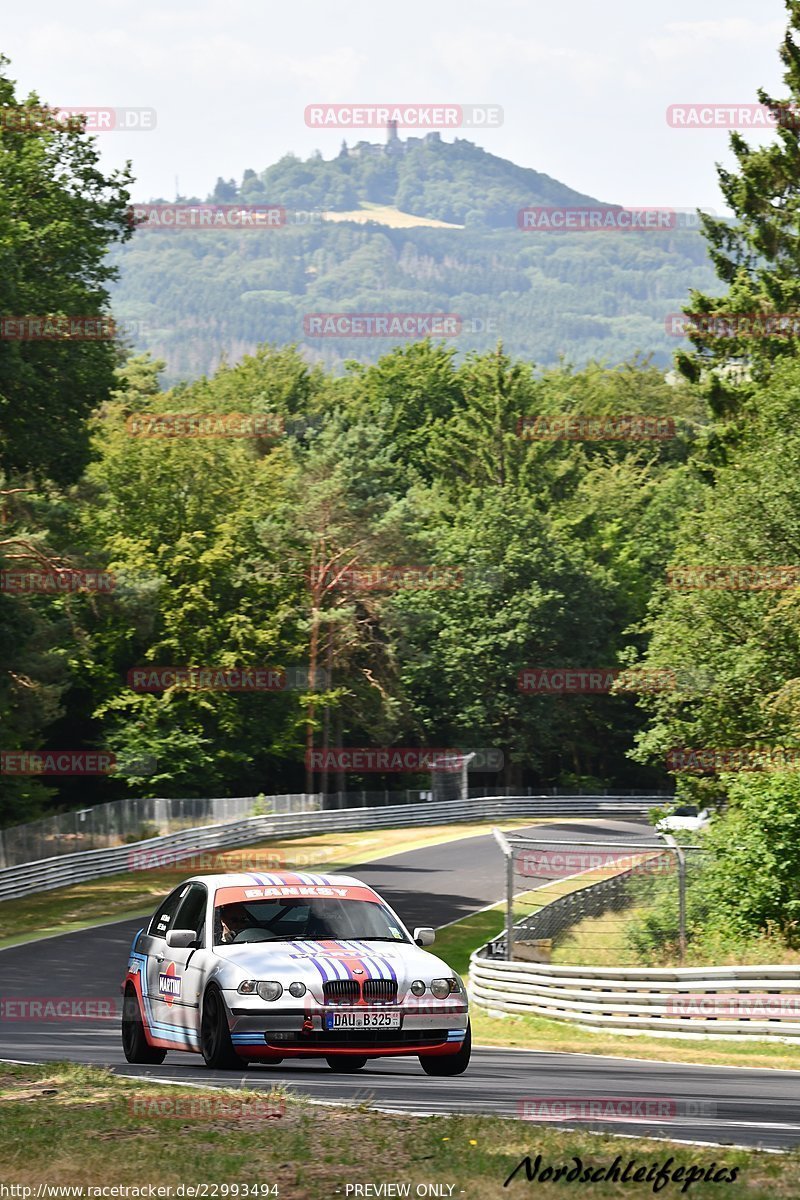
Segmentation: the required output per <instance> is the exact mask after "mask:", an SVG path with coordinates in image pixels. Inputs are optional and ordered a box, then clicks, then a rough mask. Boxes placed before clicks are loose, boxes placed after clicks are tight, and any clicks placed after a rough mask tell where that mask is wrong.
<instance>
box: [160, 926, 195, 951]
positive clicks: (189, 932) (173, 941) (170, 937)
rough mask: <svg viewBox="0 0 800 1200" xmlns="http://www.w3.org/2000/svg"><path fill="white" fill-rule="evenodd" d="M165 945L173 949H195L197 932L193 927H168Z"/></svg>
mask: <svg viewBox="0 0 800 1200" xmlns="http://www.w3.org/2000/svg"><path fill="white" fill-rule="evenodd" d="M167 945H168V946H171V947H172V949H173V950H189V949H193V950H195V949H197V934H196V933H195V931H194V930H193V929H170V930H169V931H168V932H167Z"/></svg>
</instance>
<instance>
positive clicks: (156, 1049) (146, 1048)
mask: <svg viewBox="0 0 800 1200" xmlns="http://www.w3.org/2000/svg"><path fill="white" fill-rule="evenodd" d="M122 1049H123V1052H124V1054H125V1058H126V1059H127V1061H128V1062H129V1063H150V1064H154V1063H155V1064H158V1063H162V1062H163V1061H164V1059H165V1058H166V1057H167V1052H166V1050H162V1049H161V1047H160V1046H151V1045H150V1043H149V1042H148V1040H147V1035H146V1034H145V1031H144V1022H143V1021H142V1012H141V1009H140V1008H139V999H138V997H137V995H136V992H135V991H134V989H133V988H132V987H131V986H130V984H129V985H128V987H126V989H125V995H124V997H123V1000H122Z"/></svg>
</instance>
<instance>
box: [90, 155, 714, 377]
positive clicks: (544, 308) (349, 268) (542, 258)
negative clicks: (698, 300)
mask: <svg viewBox="0 0 800 1200" xmlns="http://www.w3.org/2000/svg"><path fill="white" fill-rule="evenodd" d="M182 199H184V200H185V202H189V201H192V202H198V203H200V202H202V201H201V200H200V198H199V197H191V198H182ZM205 200H206V201H212V202H214V203H218V204H235V203H241V204H247V205H256V204H280V205H282V206H284V207H285V208H286V209H287V212H288V221H289V223H288V224H287V225H286V226H285V227H283V228H280V229H274V230H247V231H244V230H229V231H205V230H204V231H196V230H189V229H183V230H180V231H178V232H165V231H159V232H154V231H152V230H140V231H137V233H136V234H135V235H134V238H133V239H132V241H131V242H130V243H128V244H127V245H126V246H124V247H122V248H121V249H119V250H118V251H117V252H116V254H115V260H116V262H117V264H118V266H119V267H120V269H121V278H120V280H119V282H118V283H117V284H116V286H115V287H114V289H113V304H114V312H115V315H116V316H117V317H118V319H120V320H122V321H123V322H130V323H131V324H132V326H133V329H134V333H133V336H132V343H133V345H134V347H135V349H137V350H143V349H150V350H152V351H153V353H155V354H157V355H158V356H159V357H163V358H165V359H166V360H167V363H168V374H167V382H176V381H177V380H178V379H181V378H193V377H196V376H198V375H200V374H205V373H207V372H209V371H211V370H213V369H214V368H215V367H216V365H217V364H218V362H219V361H220V358H221V357H222V356H223V355H227V357H228V359H229V360H230V361H233V360H235V359H237V358H239V357H241V356H242V355H243V354H244V353H248V352H250V351H252V350H253V349H254V348H255V346H256V345H258V344H259V343H261V342H265V341H269V342H273V343H279V344H280V343H287V342H298V343H300V344H301V345H303V346H304V347H305V349H306V352H307V354H308V356H309V357H310V358H312V359H319V360H320V361H323V362H325V363H326V364H327V365H328V366H333V367H337V366H340V365H341V364H342V363H343V362H344V361H345V360H346V359H348V358H361V359H369V360H373V359H375V358H377V357H378V356H379V355H380V354H382V353H385V352H386V351H387V350H388V349H390V348H391V347H392V346H395V345H397V340H396V339H389V338H371V337H370V338H364V337H359V338H343V337H336V338H332V337H325V338H316V337H311V336H309V335H308V334H307V333H306V328H307V326H306V324H305V323H304V318H305V317H306V314H309V313H317V312H356V313H365V312H367V313H369V312H380V313H386V312H422V313H433V312H442V313H454V314H457V315H458V316H459V317H460V318H461V332H460V333H459V334H458V336H456V337H454V338H453V339H452V341H453V344H454V345H456V346H457V348H458V350H459V351H465V350H470V349H477V350H483V349H486V348H488V347H489V346H492V345H494V344H495V343H496V342H497V340H498V338H500V339H502V341H503V342H504V344H505V345H506V347H507V348H508V350H509V351H510V352H512V353H513V354H516V355H519V356H520V357H524V358H527V359H529V360H532V361H535V362H538V363H540V364H548V363H552V362H554V361H556V360H557V359H558V358H559V357H561V356H564V357H566V358H568V359H569V360H570V361H572V362H574V363H575V364H576V365H580V364H582V363H584V362H586V361H587V360H588V359H590V358H602V359H605V360H607V361H608V362H619V361H621V360H623V359H626V358H629V357H631V356H632V355H633V354H634V353H637V352H641V353H645V354H649V353H651V354H653V355H654V357H655V360H656V361H657V362H660V363H663V364H664V365H667V364H668V363H669V361H670V359H671V356H672V354H673V353H674V350H675V349H676V346H677V345H678V344H679V343H678V342H677V340H676V339H675V338H673V337H669V336H668V335H667V333H666V332H665V328H664V323H665V319H666V317H667V315H668V314H669V313H671V312H676V311H679V310H680V308H681V307H682V305H683V304H684V303H685V301H686V296H687V293H688V290H689V288H690V287H697V288H702V289H705V290H713V289H714V283H715V276H714V273H713V271H712V269H711V266H710V264H709V263H708V260H707V256H706V250H705V243H704V241H703V240H702V238H701V237H700V235H699V234H698V233H697V232H695V231H693V230H691V229H676V230H668V231H664V232H658V233H656V232H641V233H639V232H632V233H627V232H607V231H601V232H579V233H546V232H538V231H537V232H522V231H520V230H519V229H518V228H517V213H518V211H519V209H520V208H524V207H529V206H537V205H548V206H581V205H584V206H585V205H590V206H591V205H598V204H600V203H601V202H600V201H598V200H596V199H593V198H592V197H590V196H587V195H585V194H583V193H581V192H578V191H575V190H574V189H572V188H569V187H567V186H566V185H564V184H562V183H559V182H558V181H557V180H555V179H552V178H551V177H550V176H548V175H544V174H542V173H540V172H538V171H534V170H532V169H530V168H527V167H520V166H517V165H516V164H514V163H511V162H508V161H507V160H505V159H502V158H498V157H497V156H495V155H492V154H488V153H487V152H486V151H485V150H482V149H481V148H480V147H478V146H475V145H473V144H472V143H471V142H468V141H466V140H464V139H456V141H455V142H452V143H448V142H443V141H441V140H440V139H439V138H438V136H437V135H435V134H429V135H427V137H425V138H418V139H407V140H406V141H405V142H400V143H395V144H394V145H392V146H385V145H375V144H370V143H366V142H364V143H359V144H357V145H356V146H353V147H349V148H348V147H345V146H343V149H342V152H341V153H340V154H339V155H338V156H337V157H336V158H334V159H330V160H326V159H323V158H322V156H321V155H314V156H312V157H311V158H310V159H307V160H306V161H302V160H301V159H299V158H296V157H295V156H293V155H287V156H286V157H284V158H282V159H281V160H280V161H279V162H277V163H275V164H274V165H273V166H270V167H267V168H266V169H265V170H264V171H262V172H261V173H260V174H258V173H256V172H255V171H254V170H252V169H250V170H247V171H245V172H244V175H243V178H242V180H241V182H240V183H238V184H237V183H236V181H235V180H228V181H225V180H223V179H218V181H217V185H216V187H215V189H214V191H213V192H212V193H211V194H210V195H209V196H208V197H206V198H205ZM162 202H163V201H162ZM325 213H328V214H329V219H327V220H326V219H324V214H325ZM423 222H429V223H430V224H427V223H423ZM438 222H443V223H445V225H444V226H437V225H436V224H435V223H438ZM446 226H457V228H448V227H446ZM458 226H461V228H458Z"/></svg>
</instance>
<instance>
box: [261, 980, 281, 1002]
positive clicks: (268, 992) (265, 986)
mask: <svg viewBox="0 0 800 1200" xmlns="http://www.w3.org/2000/svg"><path fill="white" fill-rule="evenodd" d="M258 994H259V996H260V997H261V999H262V1000H278V999H279V998H280V997H281V996H282V995H283V984H280V983H277V982H275V981H274V980H269V981H267V982H266V983H260V984H259V985H258Z"/></svg>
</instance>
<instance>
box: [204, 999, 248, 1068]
mask: <svg viewBox="0 0 800 1200" xmlns="http://www.w3.org/2000/svg"><path fill="white" fill-rule="evenodd" d="M200 1052H201V1053H202V1055H203V1061H204V1062H205V1064H206V1066H207V1067H210V1068H211V1069H212V1070H213V1071H236V1070H241V1068H242V1067H244V1065H245V1064H244V1063H243V1061H242V1059H241V1058H239V1055H238V1054H237V1053H236V1051H235V1050H234V1048H233V1042H232V1041H231V1031H230V1029H229V1028H228V1018H227V1015H226V1013H225V1003H224V1001H223V999H222V995H221V994H220V991H219V989H218V988H216V987H214V986H213V985H212V986H211V987H210V988H209V989H208V991H207V992H206V994H205V996H204V998H203V1015H202V1017H201V1019H200Z"/></svg>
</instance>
